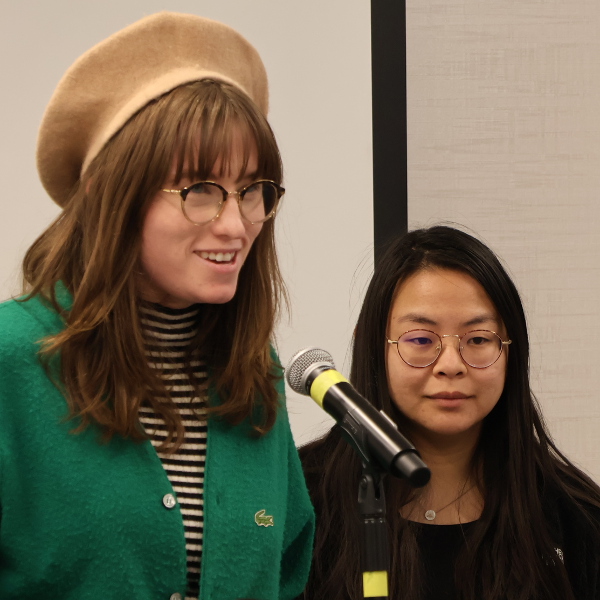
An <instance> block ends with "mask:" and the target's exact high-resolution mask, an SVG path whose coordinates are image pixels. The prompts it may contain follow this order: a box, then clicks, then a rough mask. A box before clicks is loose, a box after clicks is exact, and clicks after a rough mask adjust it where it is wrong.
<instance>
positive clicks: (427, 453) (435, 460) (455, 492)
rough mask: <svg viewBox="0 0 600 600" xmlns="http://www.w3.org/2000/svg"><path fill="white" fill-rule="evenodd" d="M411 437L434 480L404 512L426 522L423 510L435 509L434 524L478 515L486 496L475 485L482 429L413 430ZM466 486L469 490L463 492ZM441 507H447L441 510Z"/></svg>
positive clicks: (472, 517)
mask: <svg viewBox="0 0 600 600" xmlns="http://www.w3.org/2000/svg"><path fill="white" fill-rule="evenodd" d="M409 438H410V440H411V441H412V442H413V443H414V445H415V447H416V448H417V449H418V450H419V453H420V454H421V457H422V458H423V460H424V461H425V464H426V465H427V466H428V467H429V469H430V470H431V480H430V482H429V484H428V485H427V486H426V487H425V488H424V489H423V490H422V491H421V492H420V494H418V495H417V496H416V497H415V498H414V499H413V500H412V501H411V502H409V504H407V505H406V506H405V507H403V509H402V510H401V513H402V514H403V515H404V516H405V517H406V518H408V519H410V520H415V521H420V522H427V521H426V520H425V519H424V513H425V511H426V510H429V509H433V510H435V511H437V512H438V513H439V514H437V516H436V518H435V524H439V525H444V524H454V523H466V522H469V521H474V520H476V519H477V518H479V516H480V514H481V510H482V508H483V500H482V497H481V494H480V492H479V489H478V488H477V486H476V485H475V484H476V482H477V473H476V466H474V465H473V456H474V454H475V450H476V447H477V442H478V440H479V431H477V432H473V434H471V435H465V434H464V433H463V434H461V435H460V436H439V435H431V434H429V432H425V433H420V432H410V433H409ZM466 490H468V492H467V493H466V494H464V495H463V496H461V494H463V492H465V491H466ZM459 496H461V497H460V498H459V499H458V500H457V501H456V502H455V503H453V500H455V499H457V498H458V497H459ZM449 503H450V505H449V506H447V507H446V505H448V504H449ZM442 507H445V508H443V510H440V509H442Z"/></svg>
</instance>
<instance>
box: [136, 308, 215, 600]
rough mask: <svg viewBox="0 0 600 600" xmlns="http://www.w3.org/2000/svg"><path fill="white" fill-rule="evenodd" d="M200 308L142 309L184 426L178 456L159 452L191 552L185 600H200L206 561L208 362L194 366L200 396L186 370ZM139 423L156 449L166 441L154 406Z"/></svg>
mask: <svg viewBox="0 0 600 600" xmlns="http://www.w3.org/2000/svg"><path fill="white" fill-rule="evenodd" d="M198 311H199V308H198V306H192V307H189V308H186V309H171V308H166V307H164V306H160V305H158V304H145V305H143V306H141V307H140V313H141V319H142V328H143V330H144V333H145V336H146V339H147V342H146V355H147V358H148V364H149V365H150V367H151V368H153V369H156V370H157V371H158V372H159V373H160V376H161V377H162V379H163V380H164V381H165V383H166V385H167V387H168V389H169V391H170V393H171V397H172V399H173V401H174V402H175V403H176V405H177V408H178V410H179V414H180V416H181V419H182V421H183V425H184V427H185V441H184V443H183V444H182V445H181V446H180V448H179V449H178V450H177V452H176V453H174V454H165V453H164V452H157V453H158V456H159V458H160V460H161V461H162V464H163V467H164V469H165V471H166V473H167V476H168V478H169V481H170V482H171V485H172V486H173V489H174V490H175V493H176V494H177V501H178V502H179V505H180V508H181V513H182V514H183V524H184V528H185V540H186V550H187V567H188V590H187V594H186V600H197V598H198V593H199V582H200V562H201V558H202V532H203V524H204V465H205V459H206V401H207V397H206V388H207V373H206V364H205V363H204V362H203V361H201V360H195V361H193V362H192V364H191V366H192V369H193V372H194V375H195V377H196V380H197V381H198V382H199V383H200V390H201V392H202V394H201V397H200V398H198V397H194V386H192V385H191V382H190V380H189V377H188V375H187V373H186V372H185V369H184V360H183V359H184V356H185V353H186V350H187V348H188V344H189V342H190V340H191V339H192V338H193V337H194V336H195V335H196V333H197V316H198ZM140 422H141V423H142V425H143V427H144V429H145V430H146V433H147V434H148V436H149V437H150V440H151V442H152V445H153V446H154V447H157V446H159V445H160V444H161V443H162V442H163V441H164V440H165V439H166V427H165V422H164V420H163V419H162V418H161V417H160V416H159V415H157V414H156V413H155V412H154V411H153V410H152V408H150V407H147V406H143V407H141V408H140Z"/></svg>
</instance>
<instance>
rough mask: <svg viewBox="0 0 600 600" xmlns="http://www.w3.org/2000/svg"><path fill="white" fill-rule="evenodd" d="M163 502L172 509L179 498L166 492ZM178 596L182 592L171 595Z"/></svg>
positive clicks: (173, 599)
mask: <svg viewBox="0 0 600 600" xmlns="http://www.w3.org/2000/svg"><path fill="white" fill-rule="evenodd" d="M163 504H164V505H165V507H166V508H168V509H169V510H170V509H171V508H174V507H175V505H176V504H177V500H175V496H173V494H165V495H164V496H163ZM176 596H179V600H181V595H180V594H173V595H172V596H171V600H178V599H177V598H176Z"/></svg>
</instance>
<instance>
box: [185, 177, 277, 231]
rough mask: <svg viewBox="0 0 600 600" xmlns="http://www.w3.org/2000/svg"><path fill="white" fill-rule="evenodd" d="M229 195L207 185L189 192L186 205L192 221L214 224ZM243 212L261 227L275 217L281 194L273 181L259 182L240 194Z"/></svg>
mask: <svg viewBox="0 0 600 600" xmlns="http://www.w3.org/2000/svg"><path fill="white" fill-rule="evenodd" d="M226 194H227V192H226V191H225V190H223V188H221V187H220V186H218V185H217V184H215V183H211V182H208V181H204V182H201V183H196V184H194V185H192V186H191V187H189V188H188V190H187V194H186V196H185V202H184V203H183V206H184V210H185V214H186V215H187V217H188V219H190V220H191V221H194V222H195V223H206V222H207V221H210V220H212V219H213V218H214V217H215V216H216V215H217V213H218V212H219V209H220V208H221V204H222V203H223V202H224V201H225V200H226ZM240 196H241V202H240V203H239V205H240V211H241V213H242V215H243V216H244V218H246V219H247V220H248V221H251V222H252V223H259V222H261V221H264V220H266V219H267V218H269V217H270V216H271V214H272V213H273V211H274V210H275V207H276V205H277V200H278V199H279V190H278V189H277V186H275V184H273V183H271V182H269V181H258V182H256V183H253V184H252V185H250V186H248V187H247V188H245V189H244V190H242V191H241V192H240Z"/></svg>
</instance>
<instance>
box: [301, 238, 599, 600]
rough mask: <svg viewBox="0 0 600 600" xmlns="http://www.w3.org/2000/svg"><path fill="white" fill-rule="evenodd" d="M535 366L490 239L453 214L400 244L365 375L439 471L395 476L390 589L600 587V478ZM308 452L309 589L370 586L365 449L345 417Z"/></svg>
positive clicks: (362, 338)
mask: <svg viewBox="0 0 600 600" xmlns="http://www.w3.org/2000/svg"><path fill="white" fill-rule="evenodd" d="M528 369H529V342H528V336H527V325H526V322H525V315H524V312H523V307H522V304H521V300H520V298H519V294H518V292H517V290H516V288H515V286H514V284H513V282H512V281H511V279H510V277H509V276H508V274H507V273H506V271H505V270H504V268H503V267H502V265H501V264H500V262H499V261H498V259H497V258H496V256H495V255H494V254H493V253H492V251H491V250H490V249H489V248H487V247H486V246H485V245H484V244H482V243H481V242H479V241H478V240H476V239H475V238H473V237H472V236H470V235H468V234H466V233H463V232H461V231H458V230H456V229H453V228H449V227H433V228H431V229H423V230H417V231H412V232H410V233H409V234H407V235H406V236H405V237H403V238H399V239H397V240H396V241H395V242H394V243H392V244H391V245H390V247H389V248H388V250H387V251H386V252H385V254H383V255H382V257H381V260H380V262H379V265H378V267H377V268H376V270H375V274H374V276H373V279H372V281H371V283H370V285H369V288H368V290H367V293H366V296H365V300H364V303H363V307H362V310H361V313H360V316H359V319H358V324H357V327H356V333H355V338H354V350H353V360H352V370H351V377H350V379H351V380H352V382H353V384H354V386H355V387H356V389H357V390H358V391H359V392H360V393H361V394H363V395H364V396H365V397H366V398H368V399H369V400H370V401H371V402H372V403H373V404H374V406H375V407H376V408H377V409H380V410H384V411H385V412H386V413H387V414H388V415H390V417H391V418H392V419H393V420H394V421H395V422H396V423H397V424H398V426H399V428H400V429H401V430H402V431H403V432H404V433H405V434H406V435H407V436H408V437H409V438H410V439H411V441H412V442H413V443H414V445H415V447H416V448H417V449H418V450H419V452H420V453H421V456H422V458H423V459H424V461H425V462H426V463H427V465H428V466H429V467H430V469H431V480H430V482H429V483H428V484H427V485H426V486H425V487H424V488H421V489H413V488H411V487H410V486H409V485H407V483H406V482H405V481H404V480H400V479H395V478H391V477H388V478H387V479H386V480H385V481H384V488H385V497H386V508H387V523H388V530H389V540H390V549H391V568H390V576H389V584H390V588H389V597H390V598H394V599H396V598H398V599H402V600H459V599H460V600H599V599H600V489H599V488H598V486H597V485H596V484H595V483H594V482H593V481H591V480H590V478H589V477H588V476H586V475H585V474H584V473H582V471H580V470H579V469H578V468H576V467H575V466H574V465H573V463H572V462H570V461H569V460H568V459H567V458H566V457H565V456H564V455H563V454H562V453H561V452H560V450H559V449H558V448H557V447H556V445H555V444H554V443H553V442H552V440H551V438H550V436H549V434H548V432H547V430H546V428H545V426H544V423H543V419H542V415H541V413H540V410H539V407H538V406H537V404H536V402H535V399H534V397H533V394H532V392H531V389H530V387H529V373H528ZM301 455H302V456H303V462H304V465H305V471H306V475H307V480H308V482H309V488H310V490H311V495H312V497H313V500H314V503H315V509H316V512H317V536H316V539H315V557H314V561H313V569H312V574H311V578H310V583H309V585H308V587H307V590H306V592H305V596H304V597H305V598H306V599H307V600H321V599H322V600H341V599H344V600H347V599H352V600H357V599H360V598H363V595H362V580H361V564H360V552H359V550H360V545H359V531H360V521H359V515H358V510H357V505H356V496H357V490H358V481H359V479H360V477H361V464H360V459H359V457H358V454H357V453H356V452H355V451H354V450H353V449H352V448H351V447H350V446H349V444H348V443H347V442H346V441H345V440H344V439H343V438H342V437H341V435H340V431H339V430H338V429H337V428H334V429H332V430H331V432H330V433H329V434H327V435H326V436H325V437H324V438H323V439H321V440H318V441H316V442H313V443H312V444H310V445H309V446H307V447H305V448H303V449H302V450H301Z"/></svg>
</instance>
